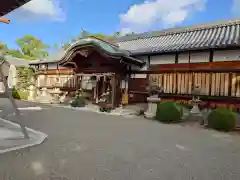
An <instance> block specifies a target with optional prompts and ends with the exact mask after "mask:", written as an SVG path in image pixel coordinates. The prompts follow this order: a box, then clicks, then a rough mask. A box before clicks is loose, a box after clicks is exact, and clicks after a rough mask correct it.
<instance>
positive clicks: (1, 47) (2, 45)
mask: <svg viewBox="0 0 240 180" xmlns="http://www.w3.org/2000/svg"><path fill="white" fill-rule="evenodd" d="M7 49H8V47H7V45H6V44H4V43H3V42H1V41H0V50H4V51H5V50H7Z"/></svg>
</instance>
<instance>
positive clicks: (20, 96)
mask: <svg viewBox="0 0 240 180" xmlns="http://www.w3.org/2000/svg"><path fill="white" fill-rule="evenodd" d="M12 96H13V98H14V99H18V100H20V99H24V100H27V98H28V92H27V91H19V90H17V89H16V88H13V89H12Z"/></svg>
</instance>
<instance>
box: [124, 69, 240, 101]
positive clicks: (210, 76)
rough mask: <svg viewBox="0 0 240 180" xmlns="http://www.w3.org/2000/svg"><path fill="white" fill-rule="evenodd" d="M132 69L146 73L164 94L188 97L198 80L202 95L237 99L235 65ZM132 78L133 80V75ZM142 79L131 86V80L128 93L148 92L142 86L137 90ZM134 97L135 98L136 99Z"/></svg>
mask: <svg viewBox="0 0 240 180" xmlns="http://www.w3.org/2000/svg"><path fill="white" fill-rule="evenodd" d="M134 73H136V74H139V73H146V74H148V76H147V80H148V83H149V84H155V85H158V86H162V87H163V89H164V94H163V96H164V97H173V98H188V99H189V98H191V96H192V95H191V94H192V89H193V87H194V85H197V84H198V85H200V88H201V97H202V98H203V99H206V100H207V99H208V100H218V101H231V103H236V104H237V103H240V102H239V101H240V70H238V69H194V70H191V69H170V70H161V71H143V72H134ZM131 81H134V79H132V80H131ZM131 81H130V82H131ZM138 81H139V80H138ZM145 81H146V79H145V80H143V79H142V83H140V81H139V82H138V84H137V85H136V83H134V84H135V85H134V86H135V87H134V88H133V86H132V85H133V84H132V85H131V84H130V85H129V87H131V88H130V92H129V93H130V94H131V93H132V94H142V96H145V97H146V93H147V92H146V91H144V90H141V91H138V89H140V88H139V87H137V86H141V84H146V82H145ZM138 96H139V95H138ZM135 97H136V96H135ZM133 99H134V98H133ZM133 101H136V102H137V101H138V100H133Z"/></svg>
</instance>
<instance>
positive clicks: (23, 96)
mask: <svg viewBox="0 0 240 180" xmlns="http://www.w3.org/2000/svg"><path fill="white" fill-rule="evenodd" d="M18 94H19V96H20V99H24V100H27V99H28V92H27V91H18Z"/></svg>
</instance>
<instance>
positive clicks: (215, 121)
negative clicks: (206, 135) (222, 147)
mask: <svg viewBox="0 0 240 180" xmlns="http://www.w3.org/2000/svg"><path fill="white" fill-rule="evenodd" d="M235 125H236V114H235V113H234V112H233V111H231V110H229V109H226V108H217V109H215V110H213V111H212V112H211V113H210V114H209V115H208V127H210V128H213V129H216V130H219V131H225V132H229V131H232V130H233V129H234V128H235Z"/></svg>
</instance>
